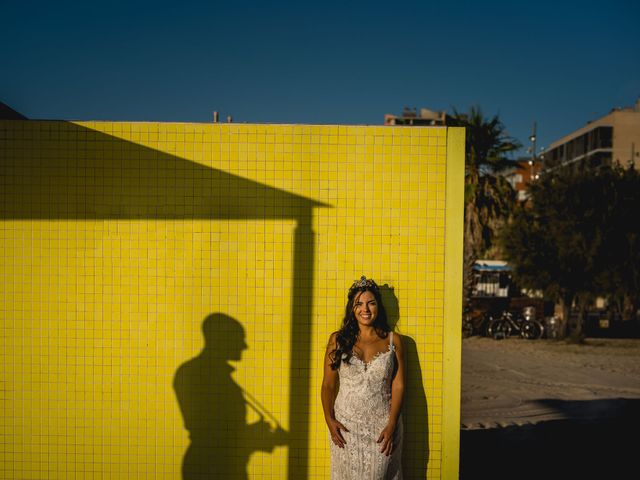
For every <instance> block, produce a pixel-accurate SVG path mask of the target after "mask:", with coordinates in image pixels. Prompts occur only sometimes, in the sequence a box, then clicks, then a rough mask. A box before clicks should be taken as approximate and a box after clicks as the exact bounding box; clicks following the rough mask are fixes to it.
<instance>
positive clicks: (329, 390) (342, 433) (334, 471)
mask: <svg viewBox="0 0 640 480" xmlns="http://www.w3.org/2000/svg"><path fill="white" fill-rule="evenodd" d="M347 298H348V301H347V307H346V312H345V316H344V319H343V321H342V327H341V328H340V330H338V331H337V332H335V333H333V334H332V335H331V337H330V338H329V343H328V345H327V351H326V354H325V359H324V378H323V381H322V393H321V397H322V407H323V410H324V417H325V420H326V422H327V427H328V428H329V436H330V441H331V443H330V451H331V479H332V480H363V479H367V480H369V479H371V480H374V479H375V480H399V479H401V478H402V465H401V457H402V418H401V415H400V411H401V408H402V397H403V394H404V372H405V368H404V356H403V349H402V342H401V338H400V335H398V334H395V335H394V334H393V332H392V331H391V328H390V327H389V325H388V323H387V314H386V312H385V310H384V306H383V305H382V300H381V298H380V291H379V290H378V286H377V285H376V283H375V282H374V281H373V280H371V279H367V278H366V277H364V276H363V277H361V279H360V280H358V281H356V282H354V284H353V285H352V286H351V288H350V289H349V293H348V296H347Z"/></svg>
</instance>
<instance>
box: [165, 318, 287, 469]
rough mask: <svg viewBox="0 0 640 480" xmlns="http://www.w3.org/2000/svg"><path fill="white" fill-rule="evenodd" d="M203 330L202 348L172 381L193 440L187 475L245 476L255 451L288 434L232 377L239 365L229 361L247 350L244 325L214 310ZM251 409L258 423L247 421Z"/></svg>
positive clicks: (280, 441) (185, 464) (185, 461)
mask: <svg viewBox="0 0 640 480" xmlns="http://www.w3.org/2000/svg"><path fill="white" fill-rule="evenodd" d="M202 333H203V335H204V341H205V345H204V348H203V350H202V351H201V352H200V354H199V355H198V356H196V357H194V358H192V359H191V360H188V361H187V362H185V363H184V364H182V365H181V366H180V367H179V368H178V370H177V372H176V374H175V377H174V383H173V386H174V389H175V393H176V396H177V399H178V404H179V406H180V411H181V413H182V417H183V419H184V425H185V428H186V429H187V431H188V432H189V439H190V442H191V443H190V444H189V447H188V448H187V451H186V452H185V455H184V459H183V463H182V478H183V479H184V480H192V479H200V478H202V479H204V478H237V479H246V478H248V474H247V465H248V463H249V458H250V456H251V454H252V453H253V452H257V451H262V452H270V451H272V450H273V449H274V448H275V447H276V446H279V445H285V444H286V443H287V442H288V438H287V437H288V434H287V432H286V431H285V430H283V429H282V427H281V426H280V424H279V423H278V421H277V420H276V419H275V418H274V417H273V415H271V414H270V413H269V412H268V411H267V410H266V409H265V408H264V407H263V406H262V405H260V403H259V402H258V401H257V400H256V399H255V398H254V397H253V396H251V395H250V394H249V393H248V392H246V391H244V390H243V389H242V388H241V387H240V386H239V385H238V384H237V383H236V382H235V381H234V380H233V378H232V376H231V374H232V372H233V371H234V367H233V366H231V365H230V364H229V363H228V362H229V361H240V360H241V358H242V352H243V351H244V350H246V349H247V344H246V341H245V332H244V328H243V327H242V325H241V324H240V323H239V322H238V321H237V320H235V319H234V318H232V317H229V316H227V315H225V314H222V313H213V314H211V315H209V316H208V317H206V318H205V320H204V321H203V323H202ZM247 408H251V409H252V410H254V411H255V412H256V413H257V414H258V416H259V420H258V421H256V422H255V423H250V424H248V423H247V422H246V420H245V419H246V413H247Z"/></svg>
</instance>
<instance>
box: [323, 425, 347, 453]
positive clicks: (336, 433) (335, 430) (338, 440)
mask: <svg viewBox="0 0 640 480" xmlns="http://www.w3.org/2000/svg"><path fill="white" fill-rule="evenodd" d="M327 426H328V427H329V433H331V441H332V442H333V443H334V444H336V445H337V446H338V447H340V448H344V446H345V445H346V444H347V442H346V441H345V440H344V437H343V436H342V432H341V430H344V431H345V432H348V431H349V430H348V429H347V427H345V426H344V425H342V424H341V423H340V422H339V421H338V420H336V419H335V418H332V419H330V420H329V421H328V422H327Z"/></svg>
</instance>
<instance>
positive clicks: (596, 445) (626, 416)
mask: <svg viewBox="0 0 640 480" xmlns="http://www.w3.org/2000/svg"><path fill="white" fill-rule="evenodd" d="M543 402H544V401H543ZM548 402H549V405H552V406H554V407H556V408H557V409H558V411H560V412H566V413H567V415H568V416H570V417H571V419H567V420H554V421H548V422H542V423H539V424H536V425H526V426H522V427H515V426H514V427H508V428H496V429H487V430H463V431H462V432H461V450H460V479H463V480H470V479H482V480H484V479H492V480H498V479H514V478H517V479H534V478H535V479H563V480H569V479H574V478H575V479H581V480H584V479H591V478H611V479H614V478H615V479H622V478H636V476H637V472H636V469H637V464H638V463H637V456H638V453H637V443H636V438H637V434H638V429H639V427H640V400H637V399H611V400H593V401H560V400H549V401H548ZM634 472H636V473H634Z"/></svg>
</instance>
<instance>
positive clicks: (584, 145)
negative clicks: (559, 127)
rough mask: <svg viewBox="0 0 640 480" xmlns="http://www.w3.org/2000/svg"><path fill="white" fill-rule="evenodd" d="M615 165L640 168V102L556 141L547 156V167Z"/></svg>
mask: <svg viewBox="0 0 640 480" xmlns="http://www.w3.org/2000/svg"><path fill="white" fill-rule="evenodd" d="M614 163H617V164H619V165H622V166H625V167H626V166H628V165H630V164H631V163H633V165H634V166H635V168H636V169H638V168H640V99H638V100H637V101H636V104H635V105H634V106H633V107H625V108H614V109H612V110H611V111H610V112H609V113H608V114H607V115H605V116H604V117H601V118H599V119H597V120H594V121H591V122H588V123H587V125H585V126H584V127H582V128H580V129H578V130H576V131H574V132H572V133H570V134H568V135H566V136H564V137H562V138H561V139H559V140H557V141H555V142H553V143H552V144H551V145H550V146H549V148H548V149H547V151H546V152H545V154H544V164H545V168H554V167H558V166H565V165H572V164H583V165H584V164H586V165H587V166H589V167H595V168H597V167H599V166H600V165H612V164H614Z"/></svg>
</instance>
